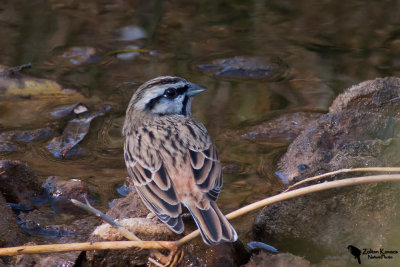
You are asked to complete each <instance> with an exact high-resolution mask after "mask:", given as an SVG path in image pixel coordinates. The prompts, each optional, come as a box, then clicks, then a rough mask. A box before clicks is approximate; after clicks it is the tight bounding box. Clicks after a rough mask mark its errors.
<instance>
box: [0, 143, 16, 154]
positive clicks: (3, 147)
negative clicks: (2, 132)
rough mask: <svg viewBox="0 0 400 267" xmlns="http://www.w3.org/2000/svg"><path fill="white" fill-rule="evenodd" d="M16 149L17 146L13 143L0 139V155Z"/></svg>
mask: <svg viewBox="0 0 400 267" xmlns="http://www.w3.org/2000/svg"><path fill="white" fill-rule="evenodd" d="M17 150H18V147H16V146H15V145H14V144H13V143H10V142H3V141H0V155H6V154H9V153H11V152H14V151H17Z"/></svg>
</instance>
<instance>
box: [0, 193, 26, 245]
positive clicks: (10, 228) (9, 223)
mask: <svg viewBox="0 0 400 267" xmlns="http://www.w3.org/2000/svg"><path fill="white" fill-rule="evenodd" d="M0 212H1V215H2V216H1V218H0V233H1V235H0V247H10V246H17V245H20V244H21V243H22V242H21V241H22V238H23V234H22V232H21V229H20V228H19V226H18V223H17V219H16V217H15V215H14V213H13V212H12V210H11V208H10V207H9V206H8V205H7V202H6V200H5V199H4V197H3V196H2V195H1V194H0Z"/></svg>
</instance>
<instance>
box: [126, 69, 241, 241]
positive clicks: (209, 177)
mask: <svg viewBox="0 0 400 267" xmlns="http://www.w3.org/2000/svg"><path fill="white" fill-rule="evenodd" d="M205 89H206V88H205V87H204V86H201V85H197V84H194V83H191V82H188V81H187V80H185V79H183V78H180V77H175V76H161V77H157V78H154V79H152V80H150V81H147V82H145V83H143V84H142V85H141V86H139V88H138V89H137V90H136V91H135V92H134V93H133V95H132V98H131V100H130V102H129V105H128V108H127V110H126V117H125V121H124V126H123V130H122V134H123V136H125V142H124V159H125V164H126V167H127V170H128V174H129V179H130V181H132V182H133V184H134V187H135V189H136V191H137V193H138V195H139V196H140V198H141V199H142V201H143V202H144V204H145V205H146V206H147V208H148V209H149V210H150V211H152V212H153V213H154V214H155V215H156V216H157V217H158V218H159V220H161V221H162V222H163V223H165V224H166V225H167V226H168V227H169V228H170V229H171V230H172V231H173V232H175V233H177V234H181V233H182V232H183V230H184V224H183V221H182V214H183V212H182V210H183V207H182V206H184V207H186V208H187V209H188V210H189V212H190V214H191V216H192V217H193V219H194V221H195V223H196V225H197V228H198V229H199V230H200V234H201V237H202V239H203V241H204V243H206V244H207V245H210V246H215V245H217V244H219V243H221V242H235V241H236V240H237V239H238V235H237V233H236V231H235V229H234V228H233V226H232V225H231V224H230V223H229V221H228V220H227V219H226V217H225V216H224V215H223V213H222V212H221V210H220V209H219V208H218V206H217V204H216V201H217V198H218V195H219V193H220V191H221V188H222V166H221V162H220V161H219V159H218V153H217V148H216V146H215V144H214V142H213V141H212V139H211V137H210V135H209V134H208V133H207V130H206V128H205V127H204V125H203V124H202V123H200V122H199V121H197V120H195V119H194V118H192V116H191V103H192V100H193V97H194V96H195V95H197V94H199V93H201V92H202V91H204V90H205Z"/></svg>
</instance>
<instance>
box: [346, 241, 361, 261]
mask: <svg viewBox="0 0 400 267" xmlns="http://www.w3.org/2000/svg"><path fill="white" fill-rule="evenodd" d="M347 249H348V250H349V252H350V253H351V255H353V256H354V258H355V259H357V261H358V264H361V258H360V255H361V250H360V249H359V248H357V247H355V246H353V245H349V246H347Z"/></svg>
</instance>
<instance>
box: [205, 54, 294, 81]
mask: <svg viewBox="0 0 400 267" xmlns="http://www.w3.org/2000/svg"><path fill="white" fill-rule="evenodd" d="M199 68H200V69H202V70H204V71H206V73H208V74H212V75H215V76H216V77H220V78H228V79H266V80H270V81H278V80H282V79H285V78H287V77H286V76H288V65H287V64H286V63H284V62H283V61H282V60H281V59H280V58H278V57H233V58H226V59H218V60H214V61H213V62H212V64H209V65H200V66H199Z"/></svg>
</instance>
